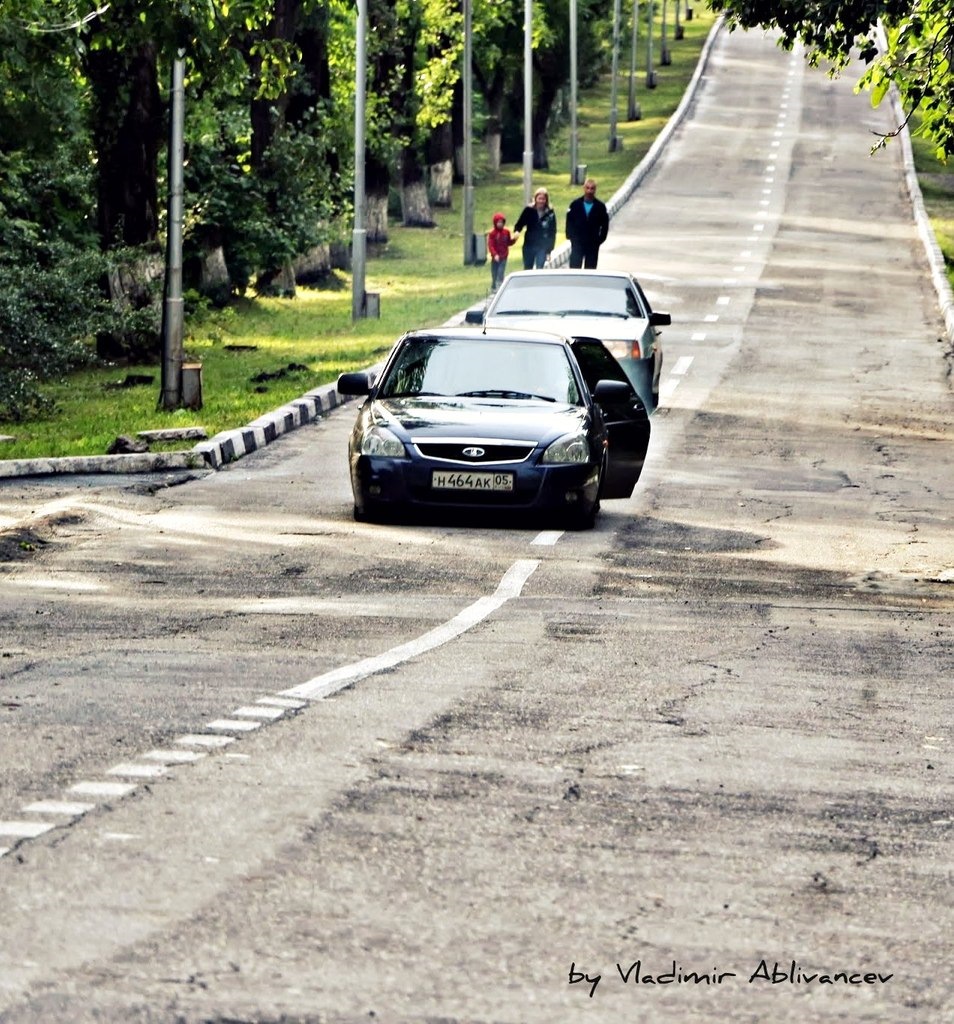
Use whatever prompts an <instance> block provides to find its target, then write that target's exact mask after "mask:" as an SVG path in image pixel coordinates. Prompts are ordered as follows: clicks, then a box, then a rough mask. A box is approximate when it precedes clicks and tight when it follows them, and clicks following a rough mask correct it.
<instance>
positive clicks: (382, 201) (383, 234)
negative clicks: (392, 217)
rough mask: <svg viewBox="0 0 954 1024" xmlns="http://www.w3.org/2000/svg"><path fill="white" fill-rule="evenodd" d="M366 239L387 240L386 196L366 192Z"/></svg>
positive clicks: (371, 240)
mask: <svg viewBox="0 0 954 1024" xmlns="http://www.w3.org/2000/svg"><path fill="white" fill-rule="evenodd" d="M365 227H366V228H367V232H368V233H367V241H369V242H386V241H387V240H388V197H387V195H386V194H385V195H383V196H382V195H380V194H377V195H373V194H372V193H370V192H369V193H368V215H367V218H366V220H365Z"/></svg>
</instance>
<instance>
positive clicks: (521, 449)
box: [415, 441, 534, 466]
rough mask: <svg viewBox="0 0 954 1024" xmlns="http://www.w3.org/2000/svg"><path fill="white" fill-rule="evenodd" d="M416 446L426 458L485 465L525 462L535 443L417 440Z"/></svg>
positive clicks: (470, 464) (469, 464)
mask: <svg viewBox="0 0 954 1024" xmlns="http://www.w3.org/2000/svg"><path fill="white" fill-rule="evenodd" d="M415 447H416V448H417V450H418V451H419V452H420V453H421V455H423V456H424V458H426V459H437V460H439V461H441V462H456V463H458V464H464V465H468V466H483V465H487V464H488V463H497V462H523V461H524V460H525V459H527V458H529V457H530V453H531V452H532V451H533V449H534V445H533V444H530V443H526V444H520V443H506V444H494V443H487V442H483V443H480V442H476V441H434V442H426V441H425V442H421V441H416V442H415Z"/></svg>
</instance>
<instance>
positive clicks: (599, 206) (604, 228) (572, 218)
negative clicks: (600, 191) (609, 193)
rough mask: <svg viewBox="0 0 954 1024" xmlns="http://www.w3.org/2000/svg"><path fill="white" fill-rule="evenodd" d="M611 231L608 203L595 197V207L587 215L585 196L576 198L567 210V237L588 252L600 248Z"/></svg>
mask: <svg viewBox="0 0 954 1024" xmlns="http://www.w3.org/2000/svg"><path fill="white" fill-rule="evenodd" d="M608 232H609V213H607V210H606V203H604V202H603V201H602V200H600V199H596V198H594V199H593V209H592V210H590V215H589V216H588V217H587V215H586V208H585V207H584V205H583V197H582V196H580V197H579V198H578V199H574V200H573V202H572V203H570V205H569V207H568V209H567V211H566V237H567V238H568V239H569V240H570V242H571V243H572V244H573V245H574V246H577V247H579V248H580V249H583V250H584V251H586V252H591V251H593V250H595V249H598V248H599V247H600V246H601V245H602V244H603V242H605V241H606V235H607V233H608Z"/></svg>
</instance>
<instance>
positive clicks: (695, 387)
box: [0, 33, 954, 1024]
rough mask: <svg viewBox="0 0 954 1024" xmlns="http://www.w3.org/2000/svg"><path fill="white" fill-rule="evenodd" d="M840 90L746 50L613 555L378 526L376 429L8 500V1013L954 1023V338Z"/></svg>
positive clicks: (670, 176)
mask: <svg viewBox="0 0 954 1024" xmlns="http://www.w3.org/2000/svg"><path fill="white" fill-rule="evenodd" d="M851 86H852V82H851V79H850V77H849V78H846V79H844V80H841V81H831V80H829V79H828V78H827V77H825V76H824V75H823V74H822V73H821V72H811V71H809V70H808V69H806V68H805V67H804V65H803V64H802V62H801V60H800V58H799V57H798V56H793V55H789V54H785V53H783V52H782V51H780V50H778V49H777V48H776V47H775V46H774V43H773V42H772V40H771V39H767V38H763V37H762V36H761V35H759V34H755V33H750V34H741V33H736V34H732V35H723V36H721V37H720V38H719V40H718V42H717V44H716V47H715V50H714V52H713V55H712V59H711V62H710V65H709V68H708V71H707V73H706V75H705V77H704V79H703V81H702V83H701V86H700V91H699V94H698V97H697V100H696V102H695V104H694V106H693V109H692V110H691V112H690V115H689V117H688V118H687V120H686V121H685V122H684V124H683V126H682V127H681V128H680V130H679V131H678V132H677V134H676V135H675V137H674V138H673V139H672V141H671V142H670V144H669V145H668V146H667V147H666V150H665V152H664V153H663V155H662V156H661V158H660V161H659V163H658V164H657V166H656V168H655V170H654V171H653V173H652V174H651V176H650V177H649V178H648V179H647V180H646V181H645V182H644V183H643V184H642V185H641V187H640V188H639V189H638V191H637V192H636V194H635V196H634V199H633V201H632V202H631V203H630V204H629V205H628V206H627V207H626V209H625V210H624V211H623V212H622V213H621V214H620V215H619V217H617V218H615V219H614V222H613V225H612V229H611V235H610V238H609V240H608V242H607V244H606V246H605V247H604V252H603V256H602V263H603V264H604V265H605V266H607V267H627V268H632V269H634V270H635V271H636V272H637V273H638V275H639V276H640V278H641V280H642V281H643V283H644V286H645V287H646V289H647V291H648V292H649V295H650V298H651V299H652V301H653V304H654V306H656V307H657V308H660V309H668V310H669V311H670V312H671V313H672V316H673V326H672V327H671V328H667V329H666V331H665V333H664V344H665V351H666V360H667V362H666V375H665V378H664V387H663V407H662V408H661V410H660V411H659V413H658V414H657V415H656V417H655V419H654V436H653V442H652V446H651V457H650V460H649V462H648V464H647V469H646V471H645V472H644V475H643V479H642V481H641V483H640V485H639V488H638V489H637V492H636V494H635V496H634V497H633V498H632V499H630V500H629V501H625V502H607V503H606V505H605V508H604V513H603V515H602V517H601V521H600V523H599V525H598V527H597V528H596V529H595V530H594V531H592V532H588V533H572V534H558V533H551V532H545V531H538V530H536V529H526V528H515V529H505V528H502V527H500V526H499V525H486V526H483V527H475V526H466V525H454V524H447V525H442V526H434V525H427V526H405V527H396V526H375V525H365V524H355V523H353V522H352V520H351V502H350V495H349V492H348V486H347V478H346V467H345V461H344V444H345V438H346V436H347V433H348V430H349V427H350V421H351V415H352V414H351V412H350V411H349V410H347V409H346V410H341V411H336V412H334V413H332V414H331V415H329V416H327V417H326V418H324V419H322V420H320V421H319V422H318V423H316V424H313V425H311V426H307V427H304V428H302V429H300V430H298V431H295V432H294V433H292V434H289V435H288V436H286V437H284V438H282V439H281V440H280V441H278V442H276V443H275V444H273V445H271V446H269V447H268V448H266V449H264V450H262V451H259V452H256V453H254V454H252V455H250V456H248V457H247V458H245V459H243V460H241V461H240V462H237V463H234V464H233V465H231V466H228V467H226V468H225V469H223V470H222V471H220V472H218V473H210V474H194V475H193V474H181V475H178V476H177V475H175V474H172V475H169V476H163V475H147V476H140V477H136V478H127V479H123V478H115V479H109V480H105V481H104V480H103V479H101V478H93V477H82V478H76V479H67V480H64V479H60V478H57V479H48V480H35V481H25V480H7V481H2V482H0V516H2V517H4V519H3V522H5V523H6V525H7V526H8V530H7V532H6V533H5V534H4V535H3V537H4V539H3V551H2V554H3V557H4V561H3V562H2V564H0V621H2V624H3V626H2V634H0V751H2V757H0V848H5V849H6V851H7V852H6V853H5V855H3V856H0V1022H2V1024H26V1022H29V1024H32V1022H43V1024H58V1022H63V1024H86V1022H92V1021H98V1022H103V1021H105V1022H110V1024H111V1022H123V1024H125V1022H133V1024H139V1022H163V1024H166V1022H169V1024H172V1022H175V1024H179V1022H187V1024H199V1022H221V1024H224V1022H226V1021H249V1022H251V1021H254V1022H262V1024H264V1022H274V1024H277V1022H279V1021H284V1022H292V1021H294V1022H304V1021H308V1022H315V1024H318V1022H321V1024H331V1022H335V1024H343V1022H349V1024H351V1022H358V1021H369V1020H374V1021H384V1022H389V1024H390V1022H408V1024H410V1022H415V1024H422V1022H427V1024H437V1022H442V1024H448V1022H461V1024H463V1022H469V1024H477V1022H481V1024H483V1022H487V1024H489V1022H495V1024H503V1022H508V1024H554V1022H569V1021H572V1022H576V1021H587V1022H590V1021H593V1022H613V1024H616V1022H622V1021H635V1022H646V1024H656V1022H679V1024H692V1022H695V1021H721V1022H732V1024H742V1022H764V1021H772V1022H773V1024H788V1022H793V1024H794V1022H805V1021H813V1022H814V1021H825V1022H827V1021H849V1022H892V1024H907V1022H911V1024H935V1022H938V1024H941V1022H946V1021H951V1020H954V985H952V982H951V977H950V963H951V962H952V959H954V955H952V954H954V939H952V936H954V919H952V918H954V914H952V905H951V863H952V841H951V840H952V831H954V814H952V811H951V807H952V796H954V786H952V775H951V763H952V762H951V744H952V733H951V715H950V695H949V688H950V679H951V678H952V676H954V672H952V668H954V665H952V661H954V657H952V645H951V622H952V609H954V599H952V590H951V584H952V579H954V545H952V540H951V537H952V533H951V526H950V509H951V499H952V496H954V474H952V472H951V468H952V458H951V446H950V441H951V435H952V419H954V403H952V395H951V389H950V383H949V380H948V365H949V364H948V359H949V343H948V341H947V340H946V336H945V332H944V327H943V323H942V321H941V318H940V315H939V312H938V308H937V302H936V296H935V294H934V291H933V288H932V286H931V283H930V280H929V274H928V272H927V269H926V262H925V255H924V249H923V246H922V245H921V243H920V240H919V239H918V237H917V232H916V231H915V228H914V226H913V223H912V217H911V209H910V205H909V201H908V198H907V196H906V193H905V190H904V186H903V172H902V167H901V163H900V155H899V152H898V149H897V147H889V149H888V150H887V152H884V153H881V154H880V155H878V156H876V157H873V158H872V157H870V156H869V155H868V150H869V147H870V144H871V138H872V137H871V134H870V133H871V131H873V130H885V129H887V128H890V127H891V124H890V118H889V116H888V115H887V113H886V112H883V111H872V110H871V109H870V106H869V104H868V101H867V98H866V97H864V96H860V97H859V96H855V95H854V94H853V91H852V87H851ZM217 744H221V745H217ZM104 784H105V788H104ZM117 787H118V788H117ZM45 826H53V827H51V828H45Z"/></svg>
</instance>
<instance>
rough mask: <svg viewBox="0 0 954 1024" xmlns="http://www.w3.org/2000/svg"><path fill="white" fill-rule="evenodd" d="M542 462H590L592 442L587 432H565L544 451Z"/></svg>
mask: <svg viewBox="0 0 954 1024" xmlns="http://www.w3.org/2000/svg"><path fill="white" fill-rule="evenodd" d="M541 461H542V462H547V463H554V462H570V463H576V462H589V461H590V444H589V441H587V439H586V434H564V435H563V437H560V438H557V440H556V441H554V442H553V444H551V445H550V447H549V448H547V450H546V451H545V452H544V453H543V459H542V460H541Z"/></svg>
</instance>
